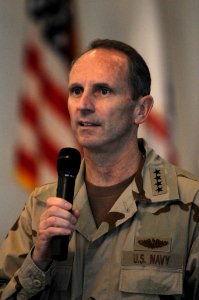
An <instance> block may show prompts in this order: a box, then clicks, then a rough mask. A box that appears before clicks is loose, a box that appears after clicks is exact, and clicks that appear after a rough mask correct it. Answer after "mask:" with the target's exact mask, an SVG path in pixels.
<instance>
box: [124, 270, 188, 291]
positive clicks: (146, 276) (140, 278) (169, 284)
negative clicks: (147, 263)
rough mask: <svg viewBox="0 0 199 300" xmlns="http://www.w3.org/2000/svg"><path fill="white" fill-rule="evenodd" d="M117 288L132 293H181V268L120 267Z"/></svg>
mask: <svg viewBox="0 0 199 300" xmlns="http://www.w3.org/2000/svg"><path fill="white" fill-rule="evenodd" d="M119 290H120V291H121V292H126V293H134V294H149V295H181V294H182V290H183V274H182V270H178V269H176V270H170V269H155V268H135V267H126V268H122V269H121V273H120V282H119Z"/></svg>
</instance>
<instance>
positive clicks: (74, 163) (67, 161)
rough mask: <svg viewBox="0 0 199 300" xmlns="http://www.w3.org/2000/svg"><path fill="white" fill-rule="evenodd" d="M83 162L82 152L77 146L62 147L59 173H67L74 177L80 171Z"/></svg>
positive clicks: (59, 155) (59, 157)
mask: <svg viewBox="0 0 199 300" xmlns="http://www.w3.org/2000/svg"><path fill="white" fill-rule="evenodd" d="M80 163H81V155H80V152H79V151H78V150H77V149H75V148H62V149H61V150H60V152H59V154H58V158H57V172H58V175H61V174H67V175H72V176H74V177H76V176H77V173H78V172H79V168H80Z"/></svg>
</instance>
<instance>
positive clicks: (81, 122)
mask: <svg viewBox="0 0 199 300" xmlns="http://www.w3.org/2000/svg"><path fill="white" fill-rule="evenodd" d="M79 125H80V126H83V127H84V126H85V127H89V126H99V125H98V124H96V123H91V122H83V121H80V122H79Z"/></svg>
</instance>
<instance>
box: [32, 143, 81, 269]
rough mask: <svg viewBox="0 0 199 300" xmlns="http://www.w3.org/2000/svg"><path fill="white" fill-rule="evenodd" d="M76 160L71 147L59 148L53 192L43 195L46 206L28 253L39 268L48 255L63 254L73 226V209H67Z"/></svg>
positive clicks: (77, 156) (62, 256)
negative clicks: (34, 242) (45, 196)
mask: <svg viewBox="0 0 199 300" xmlns="http://www.w3.org/2000/svg"><path fill="white" fill-rule="evenodd" d="M80 162H81V157H80V153H79V151H78V150H76V149H73V148H63V149H62V150H61V151H60V153H59V155H58V159H57V171H58V185H57V195H56V197H49V198H48V199H47V208H46V210H45V211H44V213H43V214H42V215H41V218H40V223H39V227H38V236H37V237H38V239H37V242H36V245H35V249H34V251H33V254H32V258H33V260H34V262H35V263H36V264H37V265H38V266H39V267H41V268H43V269H45V266H46V265H47V264H49V262H50V261H51V260H52V259H55V260H64V259H66V258H67V253H68V243H69V235H70V234H71V233H72V232H73V231H74V230H75V224H76V222H77V218H78V216H79V213H78V212H77V211H74V212H73V213H71V209H72V202H73V195H74V186H75V178H76V175H77V173H78V171H79V167H80ZM64 199H66V200H64Z"/></svg>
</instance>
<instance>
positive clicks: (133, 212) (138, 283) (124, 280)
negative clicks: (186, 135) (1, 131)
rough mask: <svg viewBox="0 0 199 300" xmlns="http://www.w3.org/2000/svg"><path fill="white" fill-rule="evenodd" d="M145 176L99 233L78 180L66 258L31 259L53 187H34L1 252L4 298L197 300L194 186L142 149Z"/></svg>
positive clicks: (198, 196) (198, 186) (198, 218)
mask: <svg viewBox="0 0 199 300" xmlns="http://www.w3.org/2000/svg"><path fill="white" fill-rule="evenodd" d="M145 151H146V159H145V163H144V167H143V169H142V173H139V172H138V173H137V174H136V176H135V178H134V180H133V182H132V183H131V184H130V185H129V186H128V187H127V189H126V190H125V191H124V192H123V194H122V195H121V196H120V197H119V199H118V200H117V202H116V203H115V205H114V206H113V207H112V209H111V210H110V212H109V213H108V215H107V218H106V220H105V221H104V222H103V223H102V224H101V226H100V227H99V228H98V229H96V226H95V222H94V220H93V217H92V214H91V211H90V207H89V203H88V200H87V193H86V188H85V183H84V179H83V174H84V163H83V164H82V166H81V170H80V173H79V175H78V177H77V180H76V188H75V200H74V207H78V208H79V209H80V212H81V215H80V218H79V220H78V223H77V226H76V232H75V233H74V234H73V236H72V238H71V241H70V244H69V256H68V260H67V261H64V262H53V263H52V264H51V266H50V267H49V269H48V271H47V272H42V271H41V270H40V269H38V268H37V266H36V265H35V264H34V263H33V261H32V260H31V255H30V253H31V249H32V248H33V247H34V243H35V240H36V238H37V227H38V223H39V217H40V215H41V213H42V212H43V211H44V209H45V205H46V202H45V201H46V198H47V197H48V196H52V195H55V194H56V184H47V185H45V186H43V187H41V188H37V189H35V191H34V192H33V193H32V195H31V196H30V198H29V200H28V202H27V204H26V205H25V208H24V210H23V212H22V214H21V216H20V218H19V220H18V221H17V223H16V224H15V226H14V227H13V228H12V229H11V230H10V231H9V233H8V236H7V238H6V239H5V241H4V243H3V245H2V247H1V249H0V250H1V252H0V283H1V290H2V292H1V293H2V294H1V299H30V298H31V297H33V298H34V299H45V300H46V299H59V300H64V299H65V300H66V299H68V300H80V299H81V300H89V299H90V300H121V299H129V300H130V299H137V300H143V299H145V300H146V299H154V300H155V299H162V300H163V299H164V300H166V299H167V300H168V299H194V300H196V299H199V223H198V222H199V193H198V190H199V182H198V180H197V179H196V178H195V177H194V176H192V175H191V174H189V173H187V172H186V171H183V170H181V169H179V168H176V167H174V166H173V165H171V164H169V163H167V162H166V161H164V160H163V159H162V158H160V157H159V156H158V155H156V154H155V152H154V151H153V150H152V149H150V148H148V147H147V146H146V145H145Z"/></svg>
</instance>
